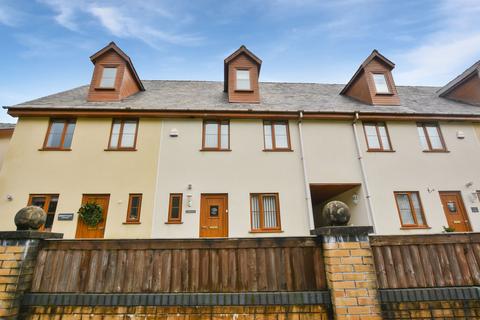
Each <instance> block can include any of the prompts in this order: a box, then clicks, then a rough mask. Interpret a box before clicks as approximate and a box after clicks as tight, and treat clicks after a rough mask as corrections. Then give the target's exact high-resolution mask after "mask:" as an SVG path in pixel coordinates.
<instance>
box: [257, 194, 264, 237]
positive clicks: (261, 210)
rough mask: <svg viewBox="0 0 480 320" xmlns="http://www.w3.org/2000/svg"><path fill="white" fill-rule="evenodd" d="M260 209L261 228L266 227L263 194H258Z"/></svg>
mask: <svg viewBox="0 0 480 320" xmlns="http://www.w3.org/2000/svg"><path fill="white" fill-rule="evenodd" d="M258 209H259V211H260V229H262V230H263V229H265V224H264V221H263V220H264V212H263V195H262V194H258Z"/></svg>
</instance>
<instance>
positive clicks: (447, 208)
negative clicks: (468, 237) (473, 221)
mask: <svg viewBox="0 0 480 320" xmlns="http://www.w3.org/2000/svg"><path fill="white" fill-rule="evenodd" d="M439 193H440V199H441V200H442V206H443V211H444V212H445V216H446V217H447V221H448V226H449V227H450V228H453V229H455V232H467V231H472V228H471V226H470V221H469V220H468V215H467V211H466V210H465V206H464V205H463V200H462V195H461V193H460V192H459V191H440V192H439Z"/></svg>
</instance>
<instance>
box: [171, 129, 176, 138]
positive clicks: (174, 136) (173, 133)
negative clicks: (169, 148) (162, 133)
mask: <svg viewBox="0 0 480 320" xmlns="http://www.w3.org/2000/svg"><path fill="white" fill-rule="evenodd" d="M169 135H170V137H172V138H176V137H178V130H177V129H175V128H173V129H172V130H170V134H169Z"/></svg>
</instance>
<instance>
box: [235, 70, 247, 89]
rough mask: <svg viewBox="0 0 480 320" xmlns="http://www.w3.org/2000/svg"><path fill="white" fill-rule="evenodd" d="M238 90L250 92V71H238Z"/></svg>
mask: <svg viewBox="0 0 480 320" xmlns="http://www.w3.org/2000/svg"><path fill="white" fill-rule="evenodd" d="M237 90H250V71H249V70H237Z"/></svg>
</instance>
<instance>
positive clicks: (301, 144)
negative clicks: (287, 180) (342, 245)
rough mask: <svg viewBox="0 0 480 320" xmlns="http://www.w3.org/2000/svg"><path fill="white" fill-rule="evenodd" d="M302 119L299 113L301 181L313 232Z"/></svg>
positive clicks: (301, 113) (313, 225)
mask: <svg viewBox="0 0 480 320" xmlns="http://www.w3.org/2000/svg"><path fill="white" fill-rule="evenodd" d="M302 119H303V112H302V111H300V117H299V119H298V133H299V138H300V157H301V159H302V167H303V180H304V182H305V201H307V213H308V224H309V226H310V230H314V229H315V220H314V219H313V207H312V196H311V194H310V185H309V183H308V176H307V161H306V160H305V153H304V147H303V132H302Z"/></svg>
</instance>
